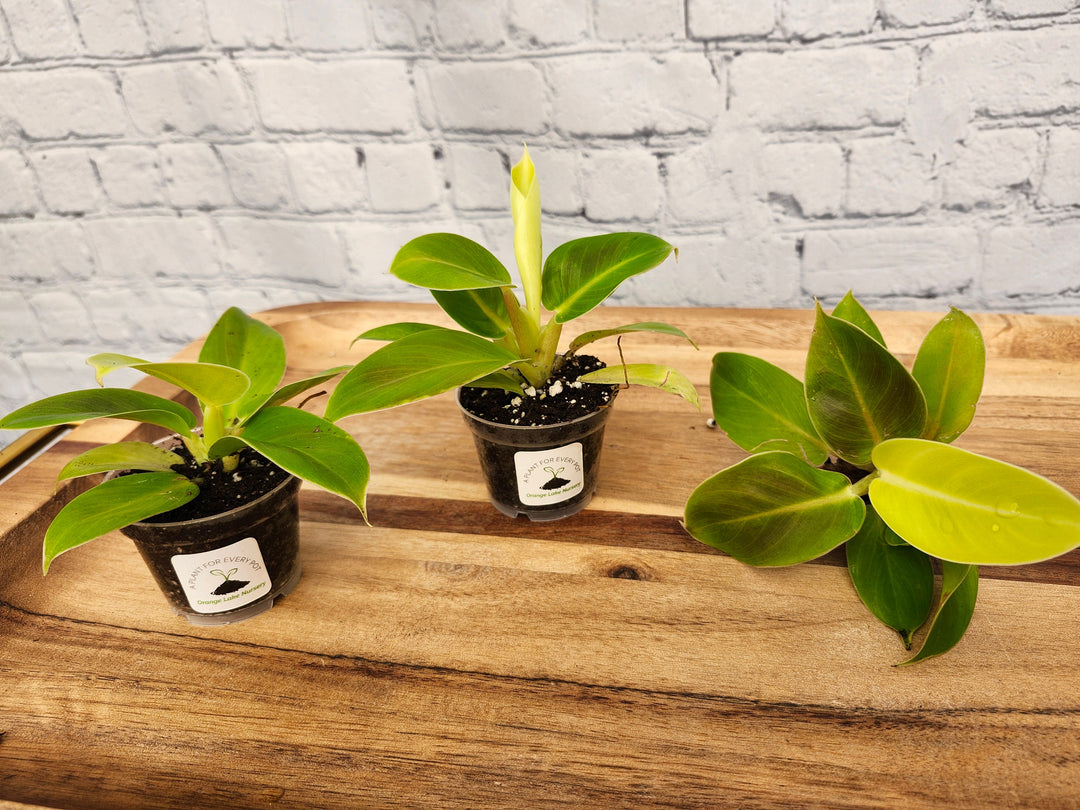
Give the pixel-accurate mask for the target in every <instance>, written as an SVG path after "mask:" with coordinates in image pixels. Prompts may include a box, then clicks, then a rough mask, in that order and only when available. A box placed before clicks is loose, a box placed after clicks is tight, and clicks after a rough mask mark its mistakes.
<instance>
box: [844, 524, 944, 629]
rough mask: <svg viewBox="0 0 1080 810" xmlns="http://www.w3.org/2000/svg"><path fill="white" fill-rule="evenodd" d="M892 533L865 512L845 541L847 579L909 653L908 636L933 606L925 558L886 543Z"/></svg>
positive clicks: (930, 574) (905, 547)
mask: <svg viewBox="0 0 1080 810" xmlns="http://www.w3.org/2000/svg"><path fill="white" fill-rule="evenodd" d="M890 535H893V536H895V535H894V533H893V531H892V530H891V529H890V528H889V527H888V526H886V525H885V523H884V522H882V520H881V518H879V517H878V515H877V513H876V512H875V511H874V510H873V509H872V508H871V509H867V510H866V519H865V520H864V521H863V525H862V528H861V529H859V532H858V534H856V535H855V536H854V537H852V538H851V539H850V540H848V541H847V545H846V546H845V547H844V548H845V550H846V552H847V565H848V573H849V574H850V575H851V582H852V584H854V586H855V590H856V592H857V593H858V594H859V598H860V599H861V600H862V602H863V604H864V605H866V607H867V609H868V610H869V611H870V612H871V613H873V614H874V616H876V617H877V618H878V620H879V621H881V622H882V623H883V624H884V625H886V626H887V627H891V628H892V629H893V630H896V631H897V632H898V633H900V635H901V636H902V637H903V639H904V646H905V647H907V648H908V649H911V635H912V633H914V632H915V631H916V630H917V629H918V628H919V627H921V626H922V624H923V622H925V621H926V617H927V616H929V615H930V608H931V607H933V604H934V566H933V563H932V562H931V560H930V557H929V556H928V555H926V554H924V553H923V552H921V551H919V550H918V549H917V548H913V547H912V546H909V545H906V544H904V545H895V544H893V543H890V542H889V539H888V538H889V536H890Z"/></svg>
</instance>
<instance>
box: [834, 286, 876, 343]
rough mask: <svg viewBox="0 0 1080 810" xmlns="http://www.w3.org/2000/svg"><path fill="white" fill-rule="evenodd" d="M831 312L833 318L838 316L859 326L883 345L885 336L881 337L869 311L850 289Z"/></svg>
mask: <svg viewBox="0 0 1080 810" xmlns="http://www.w3.org/2000/svg"><path fill="white" fill-rule="evenodd" d="M832 314H833V317H834V318H839V319H840V320H842V321H847V322H848V323H850V324H852V325H854V326H857V327H859V328H860V329H862V330H863V331H864V332H866V334H868V335H869V336H870V337H872V338H873V339H874V340H876V341H877V342H878V343H880V344H881V345H882V346H884V345H885V338H884V337H882V335H881V330H880V329H878V326H877V324H876V323H874V319H873V318H871V317H870V313H869V312H867V311H866V310H865V309H864V308H863V305H862V304H860V303H859V301H858V299H856V298H855V296H854V295H852V294H851V290H848V292H847V294H845V295H844V297H843V298H841V299H840V302H839V303H838V304H837V305H836V306H835V307H833V311H832Z"/></svg>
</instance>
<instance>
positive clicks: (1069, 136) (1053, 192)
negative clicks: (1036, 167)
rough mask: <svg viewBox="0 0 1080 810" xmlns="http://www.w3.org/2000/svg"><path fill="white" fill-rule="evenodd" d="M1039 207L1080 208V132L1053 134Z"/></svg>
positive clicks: (1054, 130) (1040, 191)
mask: <svg viewBox="0 0 1080 810" xmlns="http://www.w3.org/2000/svg"><path fill="white" fill-rule="evenodd" d="M1039 205H1050V206H1056V205H1080V129H1066V128H1064V127H1059V128H1057V129H1053V130H1051V131H1050V140H1049V143H1048V147H1047V153H1046V174H1045V175H1044V176H1043V181H1042V187H1041V188H1040V189H1039ZM1078 248H1080V245H1078Z"/></svg>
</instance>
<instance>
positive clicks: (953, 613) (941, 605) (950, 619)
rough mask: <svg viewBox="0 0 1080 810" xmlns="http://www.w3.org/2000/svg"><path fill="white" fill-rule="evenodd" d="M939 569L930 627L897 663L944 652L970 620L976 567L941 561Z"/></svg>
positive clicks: (976, 585) (976, 586)
mask: <svg viewBox="0 0 1080 810" xmlns="http://www.w3.org/2000/svg"><path fill="white" fill-rule="evenodd" d="M941 571H942V577H941V597H940V599H939V600H938V609H937V612H936V613H935V614H934V619H933V621H932V622H931V624H930V629H929V631H927V634H926V638H925V639H923V644H922V647H921V648H920V649H919V651H918V652H917V653H916V654H915V655H914V656H912V657H911V658H909V659H908V660H907V661H904V662H903V663H902V664H900V666H905V665H907V664H916V663H918V662H919V661H925V660H926V659H927V658H933V657H934V656H935V655H941V654H942V653H946V652H948V651H949V650H951V649H952V648H953V647H955V646H956V644H957V642H958V641H960V639H961V638H963V637H964V633H965V632H967V629H968V625H969V624H971V617H972V616H973V615H974V613H975V600H976V599H977V598H978V596H979V569H978V568H977V567H975V566H974V565H962V564H960V563H951V562H942V564H941Z"/></svg>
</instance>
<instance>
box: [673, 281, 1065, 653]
mask: <svg viewBox="0 0 1080 810" xmlns="http://www.w3.org/2000/svg"><path fill="white" fill-rule="evenodd" d="M984 364H985V348H984V344H983V339H982V334H981V333H980V331H979V328H978V326H977V325H976V324H975V322H974V321H973V320H972V319H971V318H970V317H968V316H967V315H965V314H964V313H963V312H961V311H960V310H958V309H952V310H951V311H950V312H949V314H947V315H946V316H945V317H944V318H942V319H941V320H940V321H939V322H938V323H937V324H936V325H935V326H934V327H933V329H931V330H930V332H929V333H928V334H927V336H926V338H925V339H924V341H923V343H922V345H921V346H920V348H919V351H918V353H917V355H916V357H915V361H914V365H913V366H912V369H911V371H910V372H909V371H908V369H907V368H905V367H904V365H903V364H902V363H901V362H900V360H898V359H897V358H896V357H895V356H894V355H893V354H891V353H890V352H889V350H888V349H887V348H886V346H885V340H884V338H883V337H882V334H881V332H880V331H879V329H878V327H877V326H876V325H875V323H874V321H873V320H872V319H871V317H870V315H869V314H868V313H867V312H866V310H865V309H864V308H863V307H862V306H861V305H860V304H859V302H858V301H857V300H856V299H855V297H854V296H853V295H851V293H848V294H847V295H846V296H845V297H844V298H843V299H842V300H841V301H840V303H839V304H838V305H837V306H836V308H835V309H834V310H833V312H832V314H831V315H830V314H827V313H826V312H825V311H824V310H823V309H822V308H821V306H820V304H819V305H817V314H816V322H815V326H814V332H813V336H812V337H811V340H810V347H809V352H808V354H807V358H806V372H805V383H803V382H799V381H798V380H797V379H796V378H794V377H793V376H791V375H790V374H788V373H787V372H785V371H783V370H782V369H780V368H778V367H776V366H774V365H772V364H770V363H768V362H766V361H764V360H761V359H759V358H756V357H752V356H749V355H745V354H738V353H732V352H720V353H718V354H717V355H716V356H715V357H714V358H713V364H712V372H711V375H710V381H709V385H710V391H711V393H712V408H713V414H714V417H715V419H716V423H717V425H718V426H719V427H720V428H722V429H723V430H724V431H725V432H726V433H727V435H728V437H729V438H730V439H731V440H732V441H734V442H735V443H736V444H737V445H739V446H740V447H741V448H743V449H744V450H746V451H747V452H749V453H751V454H752V455H751V456H750V457H749V458H747V459H745V460H743V461H741V462H739V463H738V464H735V465H734V466H731V467H729V468H727V469H725V470H722V471H720V472H718V473H716V474H715V475H713V476H712V477H711V478H709V479H708V480H706V481H704V482H703V483H702V484H701V485H699V486H698V487H697V489H695V490H694V492H693V494H691V495H690V498H689V500H688V501H687V503H686V510H685V526H686V529H687V531H689V533H690V534H691V535H693V536H694V537H695V538H697V539H698V540H700V541H702V542H704V543H707V544H708V545H710V546H714V547H716V548H718V549H721V550H722V551H724V552H726V553H728V554H730V555H731V556H733V557H735V558H736V559H738V560H741V561H742V562H745V563H748V564H750V565H755V566H780V565H793V564H796V563H800V562H805V561H807V560H811V559H813V558H815V557H818V556H821V555H822V554H825V553H827V552H829V551H831V550H832V549H834V548H837V547H838V546H841V545H843V546H844V547H845V552H846V558H847V567H848V571H849V573H850V576H851V580H852V582H853V584H854V586H855V590H856V592H857V593H858V595H859V597H860V598H861V599H862V601H863V603H864V604H865V605H866V607H867V608H868V609H869V610H870V611H871V613H872V614H873V615H874V616H876V617H877V618H878V619H879V620H881V621H882V622H883V623H884V624H886V625H887V626H889V627H891V628H893V629H894V630H896V631H897V632H899V633H900V636H901V638H902V640H903V642H904V645H905V647H906V648H907V649H908V650H910V649H912V643H913V636H914V634H915V632H916V631H917V630H919V629H920V628H923V627H925V628H926V632H925V634H924V635H921V639H922V644H921V647H920V648H919V650H918V651H917V652H916V653H915V654H914V655H913V656H911V657H910V658H909V659H908V660H907V661H905V662H904V663H905V664H911V663H915V662H917V661H921V660H924V659H926V658H929V657H931V656H935V655H940V654H941V653H944V652H947V651H948V650H949V649H951V648H952V647H953V646H954V645H955V644H956V643H957V642H958V641H959V640H960V638H961V637H962V636H963V634H964V632H965V631H966V629H967V627H968V623H969V622H970V620H971V616H972V613H973V611H974V608H975V598H976V595H977V593H978V566H979V565H984V564H985V565H1015V564H1022V563H1030V562H1037V561H1041V560H1046V559H1049V558H1051V557H1054V556H1057V555H1059V554H1062V553H1064V552H1066V551H1068V550H1070V549H1072V548H1075V547H1077V546H1078V545H1080V501H1078V500H1077V499H1076V498H1075V497H1073V496H1072V495H1071V494H1070V493H1068V492H1066V491H1065V490H1064V489H1062V488H1061V487H1059V486H1057V485H1056V484H1054V483H1052V482H1050V481H1048V480H1046V479H1045V478H1042V477H1040V476H1038V475H1035V474H1034V473H1031V472H1029V471H1027V470H1024V469H1021V468H1019V467H1015V466H1013V465H1011V464H1006V463H1004V462H1002V461H997V460H994V459H991V458H987V457H985V456H981V455H977V454H975V453H971V452H969V451H966V450H962V449H960V448H957V447H953V446H952V445H951V444H950V442H952V441H953V440H954V439H956V438H957V437H958V436H959V435H960V434H961V433H963V431H964V430H965V429H967V427H968V425H969V424H970V423H971V420H972V417H973V416H974V413H975V406H976V403H977V401H978V399H979V395H980V393H981V391H982V383H983V370H984ZM935 566H937V567H939V568H940V570H941V584H940V588H939V589H938V590H939V595H938V597H937V599H936V606H935V597H934V592H935V574H934V568H935Z"/></svg>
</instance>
